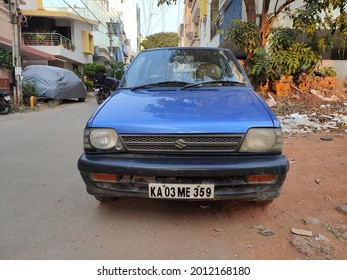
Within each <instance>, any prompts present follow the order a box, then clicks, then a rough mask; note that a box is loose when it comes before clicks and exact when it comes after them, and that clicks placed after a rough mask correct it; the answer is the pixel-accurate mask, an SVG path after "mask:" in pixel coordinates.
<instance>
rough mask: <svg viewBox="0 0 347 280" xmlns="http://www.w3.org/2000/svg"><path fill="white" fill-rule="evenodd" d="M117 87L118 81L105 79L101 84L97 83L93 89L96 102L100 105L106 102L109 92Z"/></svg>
mask: <svg viewBox="0 0 347 280" xmlns="http://www.w3.org/2000/svg"><path fill="white" fill-rule="evenodd" d="M117 86H118V81H117V79H115V78H110V77H105V78H104V79H103V81H102V82H98V83H97V86H96V87H95V89H94V92H95V98H96V102H97V103H98V104H101V103H102V102H104V100H106V99H107V98H108V97H109V96H110V95H111V92H112V91H114V90H115V89H116V88H117Z"/></svg>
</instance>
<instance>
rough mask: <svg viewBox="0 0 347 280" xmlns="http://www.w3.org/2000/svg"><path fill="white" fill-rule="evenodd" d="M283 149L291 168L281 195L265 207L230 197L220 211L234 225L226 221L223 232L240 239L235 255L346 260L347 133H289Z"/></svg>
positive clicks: (255, 257) (249, 257)
mask: <svg viewBox="0 0 347 280" xmlns="http://www.w3.org/2000/svg"><path fill="white" fill-rule="evenodd" d="M327 137H329V138H330V139H329V138H327ZM321 138H324V139H325V140H322V139H321ZM326 140H329V141H326ZM284 153H285V154H286V155H287V156H288V159H289V161H290V170H289V173H288V176H287V179H286V182H285V184H284V186H283V190H282V194H281V196H280V197H279V198H278V199H276V200H275V201H274V202H273V203H272V204H270V205H268V206H265V207H264V206H258V205H249V206H248V205H247V204H246V205H245V204H244V203H241V202H240V203H235V202H226V203H223V204H222V206H221V207H222V208H224V209H219V211H217V212H219V215H229V218H230V225H231V224H232V225H233V227H232V228H231V227H230V225H227V224H226V225H222V226H221V227H222V228H223V231H224V228H227V229H228V233H229V234H231V235H232V236H237V237H238V239H239V240H238V243H237V244H238V245H239V246H240V247H239V248H235V249H236V250H235V252H236V251H237V252H240V254H238V255H236V256H235V257H236V258H240V259H257V260H259V259H265V260H266V259H271V260H276V259H279V260H296V259H301V260H302V259H310V260H318V259H335V260H341V259H343V260H347V213H343V211H341V210H340V209H337V207H339V206H341V205H342V206H343V207H345V206H347V177H346V174H347V133H333V134H331V133H312V134H308V135H305V136H303V135H298V136H290V137H289V136H287V137H285V145H284ZM344 205H345V206H344ZM219 206H220V205H219ZM212 208H213V206H212ZM223 210H224V211H223ZM259 212H260V213H259ZM220 218H221V220H222V217H220ZM224 218H225V217H224ZM245 218H247V223H245V222H244V221H245ZM224 220H228V219H224ZM237 220H239V223H238V222H237ZM237 224H240V225H242V227H237V226H235V225H237ZM245 224H247V226H246V228H245ZM293 228H294V229H299V230H305V231H308V234H309V233H312V236H304V235H301V234H294V233H293V232H292V229H293ZM223 231H222V230H218V229H216V232H217V234H218V233H219V234H223ZM304 233H306V232H304Z"/></svg>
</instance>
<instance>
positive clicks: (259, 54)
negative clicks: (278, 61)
mask: <svg viewBox="0 0 347 280" xmlns="http://www.w3.org/2000/svg"><path fill="white" fill-rule="evenodd" d="M271 72H272V71H271V60H270V58H269V56H268V54H267V53H266V51H265V50H264V49H263V48H258V49H256V51H255V54H254V56H253V58H252V66H251V68H250V71H249V73H248V76H249V79H250V80H251V82H252V84H259V85H264V84H266V83H267V81H268V79H269V77H270V74H271Z"/></svg>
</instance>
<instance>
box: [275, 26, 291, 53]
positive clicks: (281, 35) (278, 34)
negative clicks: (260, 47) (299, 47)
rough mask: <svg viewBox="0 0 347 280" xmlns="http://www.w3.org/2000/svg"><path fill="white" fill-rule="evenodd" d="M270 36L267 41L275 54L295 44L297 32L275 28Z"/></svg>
mask: <svg viewBox="0 0 347 280" xmlns="http://www.w3.org/2000/svg"><path fill="white" fill-rule="evenodd" d="M271 35H272V36H271V38H270V39H269V44H270V45H271V51H272V52H276V51H280V50H286V49H288V48H289V47H290V46H291V45H292V44H293V43H294V42H296V37H297V31H295V30H293V29H289V28H276V29H273V30H272V31H271Z"/></svg>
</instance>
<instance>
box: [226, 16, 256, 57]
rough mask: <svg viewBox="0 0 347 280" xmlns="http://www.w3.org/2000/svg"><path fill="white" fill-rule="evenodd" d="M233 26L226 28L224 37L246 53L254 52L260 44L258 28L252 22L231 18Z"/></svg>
mask: <svg viewBox="0 0 347 280" xmlns="http://www.w3.org/2000/svg"><path fill="white" fill-rule="evenodd" d="M232 23H233V26H232V27H231V28H229V29H228V30H227V33H226V39H227V40H230V41H231V42H232V44H233V45H234V46H239V47H240V48H242V49H243V50H244V51H245V52H246V53H255V51H256V49H257V47H258V46H259V44H260V37H259V33H258V28H257V26H256V25H255V24H254V23H251V22H246V21H242V20H241V19H233V20H232Z"/></svg>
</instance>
